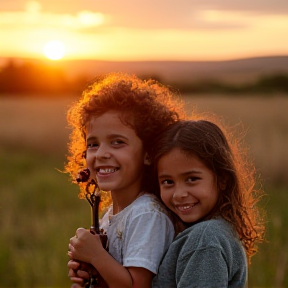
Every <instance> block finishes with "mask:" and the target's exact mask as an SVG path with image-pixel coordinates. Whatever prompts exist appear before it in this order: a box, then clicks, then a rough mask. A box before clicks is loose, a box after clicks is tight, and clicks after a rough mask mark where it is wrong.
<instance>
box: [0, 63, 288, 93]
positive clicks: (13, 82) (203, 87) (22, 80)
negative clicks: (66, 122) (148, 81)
mask: <svg viewBox="0 0 288 288" xmlns="http://www.w3.org/2000/svg"><path fill="white" fill-rule="evenodd" d="M138 76H139V77H141V75H138ZM142 78H148V77H145V76H142ZM152 78H154V79H156V80H158V81H160V82H161V83H164V84H166V85H169V86H170V87H173V89H176V90H179V92H181V93H195V94H196V93H197V94H199V93H222V94H223V93H229V94H240V93H241V94H242V93H255V94H256V93H265V94H268V93H274V92H279V93H284V94H288V74H285V73H278V74H273V75H268V76H267V75H266V76H262V77H259V78H258V79H257V80H255V81H254V82H252V83H244V84H241V85H240V84H238V85H237V84H232V83H231V84H229V83H223V82H221V81H218V80H213V79H211V80H202V81H200V80H199V81H198V82H195V81H189V82H187V81H186V82H175V83H165V82H164V81H162V80H161V77H159V76H158V75H154V76H152ZM89 80H91V79H88V78H87V77H85V76H81V75H79V76H78V77H76V78H75V79H73V80H71V79H70V80H68V78H67V76H66V75H65V73H64V71H63V70H62V69H61V68H59V67H53V66H48V65H44V64H42V65H39V64H37V65H35V64H32V63H28V62H27V63H23V64H21V65H16V64H15V63H14V62H13V60H11V61H9V62H8V63H7V64H6V65H5V66H3V67H2V69H1V70H0V93H1V94H2V95H5V94H7V95H8V94H13V95H23V94H29V95H32V94H35V95H46V94H49V95H71V94H79V93H81V91H83V89H84V88H85V86H86V85H87V83H88V81H89Z"/></svg>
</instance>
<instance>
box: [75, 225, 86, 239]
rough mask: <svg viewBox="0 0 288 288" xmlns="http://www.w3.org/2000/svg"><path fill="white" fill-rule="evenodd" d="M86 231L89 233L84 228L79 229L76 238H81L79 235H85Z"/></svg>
mask: <svg viewBox="0 0 288 288" xmlns="http://www.w3.org/2000/svg"><path fill="white" fill-rule="evenodd" d="M85 231H87V230H86V229H84V228H82V227H81V228H78V229H77V230H76V233H75V235H76V237H79V235H82V234H83V233H85Z"/></svg>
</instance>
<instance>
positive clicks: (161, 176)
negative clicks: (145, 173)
mask: <svg viewBox="0 0 288 288" xmlns="http://www.w3.org/2000/svg"><path fill="white" fill-rule="evenodd" d="M201 173H202V172H201V171H198V170H191V171H187V172H184V173H181V174H180V175H181V176H188V175H191V174H201ZM167 177H168V178H169V177H171V175H168V174H158V178H167Z"/></svg>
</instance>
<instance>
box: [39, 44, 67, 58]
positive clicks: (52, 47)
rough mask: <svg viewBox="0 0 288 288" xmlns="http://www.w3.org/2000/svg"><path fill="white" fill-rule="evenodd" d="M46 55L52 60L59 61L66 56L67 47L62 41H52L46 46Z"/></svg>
mask: <svg viewBox="0 0 288 288" xmlns="http://www.w3.org/2000/svg"><path fill="white" fill-rule="evenodd" d="M44 54H45V56H46V57H47V58H48V59H50V60H59V59H61V58H63V56H64V55H65V46H64V44H63V43H62V42H60V41H50V42H47V43H46V44H45V46H44Z"/></svg>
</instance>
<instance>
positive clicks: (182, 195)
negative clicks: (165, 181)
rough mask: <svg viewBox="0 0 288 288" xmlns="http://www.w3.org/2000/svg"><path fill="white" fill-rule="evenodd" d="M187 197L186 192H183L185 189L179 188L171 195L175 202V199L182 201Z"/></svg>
mask: <svg viewBox="0 0 288 288" xmlns="http://www.w3.org/2000/svg"><path fill="white" fill-rule="evenodd" d="M187 196H188V191H187V190H185V189H183V188H181V187H179V188H176V189H175V190H174V193H173V196H172V197H173V199H175V200H177V199H179V200H180V199H183V198H185V197H187Z"/></svg>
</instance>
